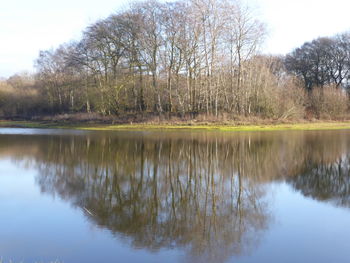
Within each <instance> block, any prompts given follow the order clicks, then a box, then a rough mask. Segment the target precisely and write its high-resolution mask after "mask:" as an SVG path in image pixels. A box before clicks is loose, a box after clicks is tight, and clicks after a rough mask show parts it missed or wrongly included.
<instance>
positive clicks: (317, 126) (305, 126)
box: [75, 122, 350, 131]
mask: <svg viewBox="0 0 350 263" xmlns="http://www.w3.org/2000/svg"><path fill="white" fill-rule="evenodd" d="M75 129H82V130H101V131H114V130H137V131H142V130H206V131H282V130H341V129H350V122H335V123H333V122H332V123H299V124H272V125H235V126H233V125H210V124H209V125H153V124H127V125H95V126H85V127H84V126H80V127H75Z"/></svg>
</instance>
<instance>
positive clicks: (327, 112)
mask: <svg viewBox="0 0 350 263" xmlns="http://www.w3.org/2000/svg"><path fill="white" fill-rule="evenodd" d="M310 108H311V109H312V110H313V112H314V114H315V116H316V117H317V118H321V119H331V118H341V117H344V115H345V114H346V113H347V111H348V108H349V99H348V96H347V94H346V92H345V91H344V90H343V89H340V88H338V89H337V88H335V87H334V86H327V87H323V88H315V89H314V90H313V91H312V93H311V95H310Z"/></svg>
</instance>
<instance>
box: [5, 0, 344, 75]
mask: <svg viewBox="0 0 350 263" xmlns="http://www.w3.org/2000/svg"><path fill="white" fill-rule="evenodd" d="M0 1H1V5H0V36H1V37H0V77H8V76H10V75H12V74H14V73H16V72H22V71H29V72H31V71H33V61H34V60H35V58H36V57H37V55H38V53H39V50H44V49H50V48H54V47H57V46H58V45H59V44H61V43H64V42H67V41H70V40H74V39H79V37H80V34H81V32H82V30H83V29H84V28H85V27H86V26H87V25H89V24H91V23H93V22H94V21H96V20H97V19H99V18H104V17H107V16H108V15H109V14H111V13H113V12H114V11H116V10H118V9H120V8H123V7H126V6H127V3H128V2H129V1H128V0H98V1H91V0H54V1H48V0H12V1H10V0H0ZM243 1H244V0H243ZM245 2H246V3H248V5H250V6H254V8H255V10H256V13H257V14H258V16H259V17H260V19H262V20H263V21H264V22H265V23H266V24H267V26H268V32H269V35H268V38H267V41H266V43H265V45H264V47H263V51H264V53H272V54H285V53H287V52H290V51H291V50H292V49H293V48H295V47H298V46H299V45H301V44H302V43H304V42H305V41H308V40H311V39H313V38H316V37H318V36H327V35H333V34H337V33H341V32H344V31H347V30H350V19H349V17H350V16H349V14H348V13H349V10H350V1H347V0H332V1H326V0H318V1H317V0H293V1H291V0H245Z"/></svg>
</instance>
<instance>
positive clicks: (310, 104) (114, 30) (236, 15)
mask: <svg viewBox="0 0 350 263" xmlns="http://www.w3.org/2000/svg"><path fill="white" fill-rule="evenodd" d="M265 36H266V30H265V25H264V24H263V23H262V22H261V21H259V20H258V19H257V18H256V17H255V15H254V12H253V11H252V9H251V8H249V7H248V6H245V5H243V4H241V3H239V2H238V1H235V0H189V1H175V2H171V3H163V2H158V1H156V0H148V1H144V2H138V3H134V4H131V5H130V7H129V8H127V9H125V10H122V11H120V12H117V13H114V14H112V15H110V16H109V17H107V18H106V19H102V20H99V21H97V22H96V23H94V24H92V25H90V26H89V27H87V28H86V29H85V30H84V32H83V36H82V38H81V40H80V41H77V42H72V43H67V44H63V45H61V46H59V47H58V48H57V49H54V50H46V51H41V52H40V55H39V57H38V59H37V60H36V63H35V65H36V69H37V73H36V74H35V75H34V76H28V75H25V76H21V75H15V76H12V77H10V78H9V79H8V80H7V81H3V82H1V84H0V114H1V115H2V116H3V117H13V116H27V117H33V116H38V115H55V114H62V113H87V114H100V115H103V116H112V115H113V116H118V117H125V116H144V115H147V114H148V115H150V114H151V115H152V114H153V115H157V116H179V117H185V116H191V117H192V118H193V117H196V116H198V115H203V116H212V117H216V118H218V117H220V116H221V117H222V116H225V117H226V118H228V119H234V118H238V117H247V116H257V117H261V118H275V119H286V118H304V117H309V115H311V117H317V118H324V117H327V118H339V117H344V116H346V114H347V113H348V98H347V94H346V92H344V90H346V89H347V87H348V80H349V65H350V38H349V35H348V34H342V35H339V36H336V37H332V38H320V39H317V40H314V41H312V42H311V43H306V44H304V45H303V46H302V47H300V48H298V49H296V50H295V51H293V52H292V53H291V54H289V55H287V56H286V58H284V57H282V56H267V55H262V54H261V53H260V52H259V47H260V46H261V44H262V43H263V42H264V38H265ZM305 90H307V91H308V92H305Z"/></svg>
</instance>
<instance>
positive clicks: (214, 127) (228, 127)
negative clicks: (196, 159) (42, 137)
mask: <svg viewBox="0 0 350 263" xmlns="http://www.w3.org/2000/svg"><path fill="white" fill-rule="evenodd" d="M0 127H14V128H56V129H78V130H95V131H118V130H134V131H143V130H163V131H167V130H168V131H174V130H178V131H180V130H187V131H189V130H190V131H195V130H198V131H200V130H203V131H282V130H345V129H350V121H347V122H306V123H288V124H285V123H284V124H261V125H253V124H252V125H250V124H248V125H234V124H223V125H220V124H198V125H197V124H196V125H194V124H191V123H189V124H122V125H110V124H86V125H85V124H84V125H82V124H78V123H68V124H66V123H50V122H30V121H0ZM0 263H1V262H0Z"/></svg>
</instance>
